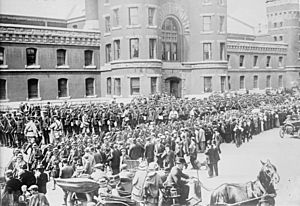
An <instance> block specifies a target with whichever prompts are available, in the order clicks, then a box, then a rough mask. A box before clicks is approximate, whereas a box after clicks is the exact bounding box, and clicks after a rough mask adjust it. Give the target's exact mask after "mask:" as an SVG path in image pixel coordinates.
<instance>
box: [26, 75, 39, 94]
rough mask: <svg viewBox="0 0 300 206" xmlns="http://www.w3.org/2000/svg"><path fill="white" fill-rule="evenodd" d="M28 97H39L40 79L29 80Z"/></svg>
mask: <svg viewBox="0 0 300 206" xmlns="http://www.w3.org/2000/svg"><path fill="white" fill-rule="evenodd" d="M27 86H28V87H27V88H28V99H34V98H38V97H39V80H37V79H29V80H28V85H27Z"/></svg>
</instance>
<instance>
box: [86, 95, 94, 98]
mask: <svg viewBox="0 0 300 206" xmlns="http://www.w3.org/2000/svg"><path fill="white" fill-rule="evenodd" d="M84 98H97V95H90V96H86V95H84Z"/></svg>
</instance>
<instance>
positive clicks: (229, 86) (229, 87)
mask: <svg viewBox="0 0 300 206" xmlns="http://www.w3.org/2000/svg"><path fill="white" fill-rule="evenodd" d="M227 82H228V89H229V90H231V79H230V76H228V77H227Z"/></svg>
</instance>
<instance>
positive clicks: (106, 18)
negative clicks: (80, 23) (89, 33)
mask: <svg viewBox="0 0 300 206" xmlns="http://www.w3.org/2000/svg"><path fill="white" fill-rule="evenodd" d="M105 32H106V33H109V32H110V17H109V16H107V17H105Z"/></svg>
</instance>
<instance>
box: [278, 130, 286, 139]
mask: <svg viewBox="0 0 300 206" xmlns="http://www.w3.org/2000/svg"><path fill="white" fill-rule="evenodd" d="M284 134H285V130H284V127H280V130H279V136H280V137H281V138H284Z"/></svg>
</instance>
